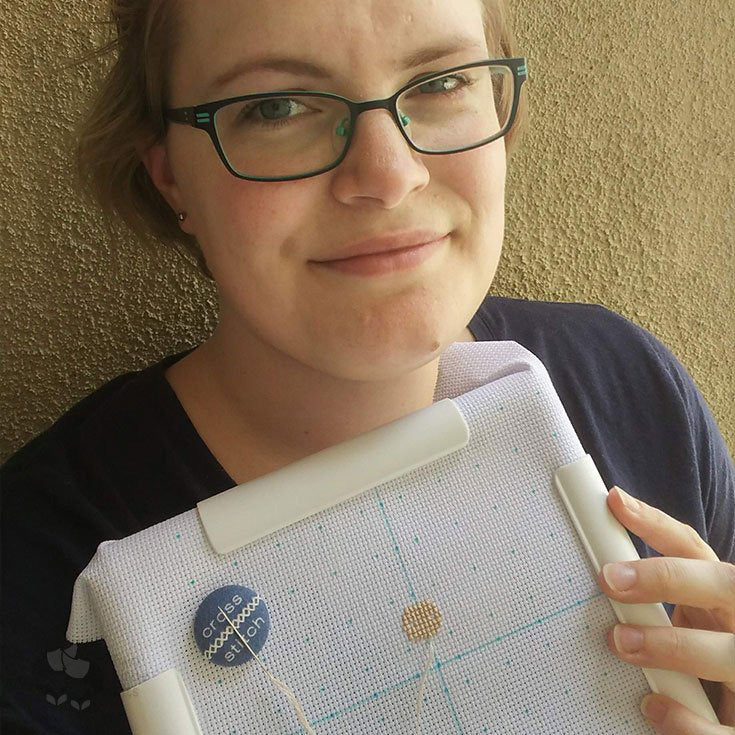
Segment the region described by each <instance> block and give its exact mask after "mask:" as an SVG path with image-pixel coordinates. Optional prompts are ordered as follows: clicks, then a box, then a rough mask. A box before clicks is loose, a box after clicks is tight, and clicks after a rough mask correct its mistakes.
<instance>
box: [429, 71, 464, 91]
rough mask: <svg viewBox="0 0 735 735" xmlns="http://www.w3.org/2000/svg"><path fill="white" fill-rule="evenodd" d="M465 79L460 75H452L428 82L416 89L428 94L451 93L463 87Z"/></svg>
mask: <svg viewBox="0 0 735 735" xmlns="http://www.w3.org/2000/svg"><path fill="white" fill-rule="evenodd" d="M466 81H467V80H466V79H465V78H464V77H463V76H462V75H461V74H453V75H451V76H446V77H440V78H439V79H432V80H431V81H430V82H424V83H423V84H419V85H418V87H417V89H420V90H421V91H422V92H427V93H429V94H431V93H435V92H452V91H454V90H455V89H459V88H460V87H462V86H464V84H465V83H466Z"/></svg>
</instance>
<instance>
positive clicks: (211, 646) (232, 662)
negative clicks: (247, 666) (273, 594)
mask: <svg viewBox="0 0 735 735" xmlns="http://www.w3.org/2000/svg"><path fill="white" fill-rule="evenodd" d="M220 608H221V609H220ZM223 613H224V614H223ZM227 618H229V619H230V620H231V621H232V625H230V623H229V622H228V621H227ZM233 625H234V630H233ZM269 630H270V617H269V616H268V608H267V607H266V605H265V602H263V600H262V599H261V597H260V595H258V593H257V592H255V591H254V590H251V589H250V588H249V587H242V586H240V585H236V584H230V585H227V586H226V587H220V588H219V589H216V590H215V591H214V592H210V593H209V594H208V595H207V596H206V597H205V598H204V600H203V601H202V603H201V604H200V605H199V609H198V610H197V614H196V617H195V618H194V638H195V639H196V642H197V646H199V650H200V651H201V652H202V653H203V654H204V658H206V659H207V661H211V662H212V663H213V664H217V665H219V666H240V665H241V664H244V663H247V662H248V661H250V660H251V659H252V658H253V655H252V653H251V652H250V650H248V646H249V647H250V648H251V649H252V650H253V651H254V652H255V653H259V652H260V649H261V648H263V646H264V645H265V641H266V638H268V631H269ZM235 631H237V632H235ZM238 634H239V635H238ZM241 636H242V638H241ZM243 638H244V639H245V642H246V643H247V645H245V643H243V640H242V639H243Z"/></svg>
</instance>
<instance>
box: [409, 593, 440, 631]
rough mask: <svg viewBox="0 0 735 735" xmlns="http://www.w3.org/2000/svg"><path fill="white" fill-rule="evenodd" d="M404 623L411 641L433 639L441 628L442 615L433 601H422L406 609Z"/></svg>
mask: <svg viewBox="0 0 735 735" xmlns="http://www.w3.org/2000/svg"><path fill="white" fill-rule="evenodd" d="M402 623H403V630H404V632H405V633H406V635H407V636H408V639H409V640H415V639H417V638H423V639H428V638H433V637H434V636H435V635H436V634H437V633H438V632H439V628H441V624H442V614H441V613H440V612H439V608H438V607H437V606H436V604H435V603H434V602H433V601H432V600H422V601H421V602H419V603H417V604H416V605H409V606H408V607H406V608H404V610H403V617H402Z"/></svg>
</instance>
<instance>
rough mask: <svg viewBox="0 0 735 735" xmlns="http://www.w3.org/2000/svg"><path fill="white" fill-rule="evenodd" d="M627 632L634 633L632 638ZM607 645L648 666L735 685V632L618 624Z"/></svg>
mask: <svg viewBox="0 0 735 735" xmlns="http://www.w3.org/2000/svg"><path fill="white" fill-rule="evenodd" d="M626 633H633V634H634V635H633V636H631V638H630V639H629V638H628V636H627V635H626ZM607 644H608V647H609V648H610V650H611V651H612V652H613V653H614V654H615V655H616V656H618V658H620V659H622V660H623V661H627V662H628V663H631V664H634V665H635V666H640V667H641V668H645V669H668V670H670V671H681V672H683V673H685V674H691V675H693V676H697V677H699V678H700V679H708V680H709V681H719V682H726V683H727V684H728V685H729V686H732V685H734V684H735V635H734V634H733V633H723V632H719V631H713V630H689V629H688V628H674V627H669V626H655V625H616V626H614V627H613V628H612V629H611V630H610V631H608V636H607Z"/></svg>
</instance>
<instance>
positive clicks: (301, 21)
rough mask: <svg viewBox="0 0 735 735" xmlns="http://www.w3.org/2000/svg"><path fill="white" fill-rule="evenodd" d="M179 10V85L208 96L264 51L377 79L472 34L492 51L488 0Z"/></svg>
mask: <svg viewBox="0 0 735 735" xmlns="http://www.w3.org/2000/svg"><path fill="white" fill-rule="evenodd" d="M175 12H177V13H178V14H179V18H178V21H179V23H178V25H179V32H178V39H177V40H178V43H177V51H176V55H175V59H174V65H173V81H174V87H175V88H176V87H179V86H180V85H181V82H182V80H183V87H184V88H185V89H187V90H188V91H189V92H190V93H191V92H196V93H199V94H205V93H206V92H208V91H210V90H211V84H210V83H211V82H212V80H214V79H215V78H217V77H218V76H220V75H221V74H222V73H223V72H226V71H227V70H229V69H230V68H231V67H233V66H234V65H236V64H237V63H238V62H240V61H249V60H253V59H260V58H264V57H269V58H273V57H280V56H283V57H288V58H296V59H302V60H305V61H309V62H313V63H314V64H316V65H318V66H321V67H324V68H327V69H329V71H330V76H333V77H334V79H335V81H336V82H338V83H342V82H345V81H348V80H349V81H353V82H354V81H355V80H356V79H357V80H364V81H365V83H366V84H372V83H373V81H374V80H375V79H377V78H381V77H385V74H386V73H388V74H390V73H392V72H394V71H397V70H398V69H399V68H400V67H401V66H402V62H403V61H404V60H405V59H406V57H407V56H410V55H411V53H412V52H414V51H417V50H420V49H422V48H426V47H429V46H441V45H449V44H447V43H446V42H447V41H458V40H459V39H465V38H466V39H468V40H470V41H472V40H474V42H475V45H476V48H477V53H479V54H480V55H482V54H483V53H484V52H485V38H484V29H483V20H482V17H483V16H482V5H481V0H275V1H274V0H184V2H180V3H177V11H175ZM478 58H480V56H478ZM449 60H450V61H451V58H450V59H449ZM470 60H472V59H470ZM458 63H462V62H461V61H460V62H458ZM439 68H441V62H439ZM406 71H409V70H406ZM419 71H421V70H420V69H419ZM211 91H213V90H211Z"/></svg>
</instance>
